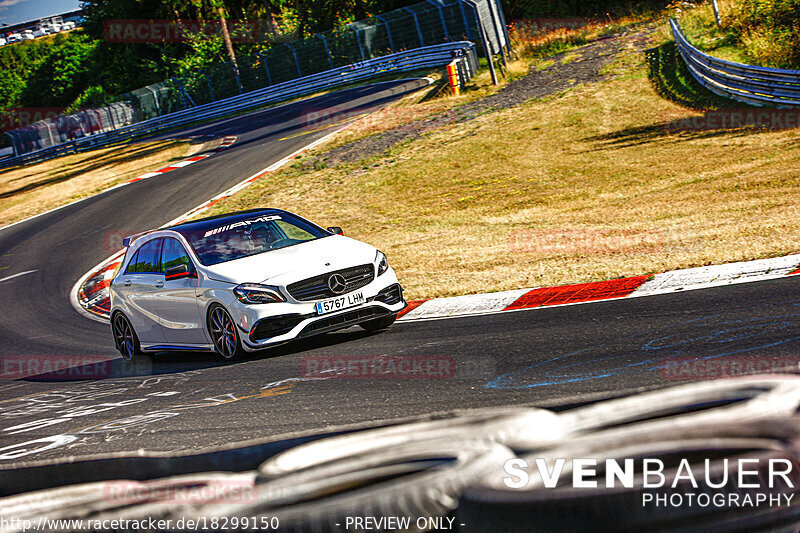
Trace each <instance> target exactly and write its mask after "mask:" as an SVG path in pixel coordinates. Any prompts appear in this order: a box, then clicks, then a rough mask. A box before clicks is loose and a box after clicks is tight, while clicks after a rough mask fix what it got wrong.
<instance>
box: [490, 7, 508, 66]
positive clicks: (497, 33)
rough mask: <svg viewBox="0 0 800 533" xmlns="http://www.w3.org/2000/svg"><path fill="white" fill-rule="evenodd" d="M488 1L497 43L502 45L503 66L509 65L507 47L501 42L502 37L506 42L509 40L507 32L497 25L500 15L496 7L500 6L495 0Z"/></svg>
mask: <svg viewBox="0 0 800 533" xmlns="http://www.w3.org/2000/svg"><path fill="white" fill-rule="evenodd" d="M488 3H489V12H490V13H491V15H492V26H493V27H494V34H495V36H496V37H497V43H498V44H499V45H500V58H501V59H502V60H503V66H504V67H507V66H508V61H507V60H506V49H505V46H504V45H503V44H502V43H501V42H500V39H501V38H502V40H503V41H506V42H508V41H507V40H506V37H505V32H501V31H500V28H498V27H497V25H498V23H497V19H498V18H499V17H498V16H496V15H495V9H497V10H499V8H498V7H497V5H495V3H494V0H488Z"/></svg>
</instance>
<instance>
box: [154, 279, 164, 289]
mask: <svg viewBox="0 0 800 533" xmlns="http://www.w3.org/2000/svg"><path fill="white" fill-rule="evenodd" d="M163 286H164V282H163V281H156V288H157V289H160V288H161V287H163Z"/></svg>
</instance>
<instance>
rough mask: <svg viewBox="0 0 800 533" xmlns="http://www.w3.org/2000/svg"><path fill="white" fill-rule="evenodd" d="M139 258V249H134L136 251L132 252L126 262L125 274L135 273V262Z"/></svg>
mask: <svg viewBox="0 0 800 533" xmlns="http://www.w3.org/2000/svg"><path fill="white" fill-rule="evenodd" d="M138 260H139V250H136V253H134V254H133V257H132V258H131V260H130V261H129V262H128V268H126V269H125V273H126V274H135V273H136V262H137V261H138Z"/></svg>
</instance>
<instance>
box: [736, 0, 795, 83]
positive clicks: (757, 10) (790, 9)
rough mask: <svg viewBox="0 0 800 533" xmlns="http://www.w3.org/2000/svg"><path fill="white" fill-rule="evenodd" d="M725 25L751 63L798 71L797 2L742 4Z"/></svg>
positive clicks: (764, 0)
mask: <svg viewBox="0 0 800 533" xmlns="http://www.w3.org/2000/svg"><path fill="white" fill-rule="evenodd" d="M724 25H725V28H726V29H727V30H728V31H729V32H730V35H732V37H733V38H734V40H735V41H737V43H738V44H740V45H742V48H743V50H744V53H745V55H746V57H747V58H748V60H749V61H750V62H752V63H755V64H757V65H763V66H769V67H778V68H795V69H796V68H800V0H742V1H741V2H738V3H737V4H736V9H734V10H733V11H732V12H731V13H730V14H729V16H726V17H725V20H724Z"/></svg>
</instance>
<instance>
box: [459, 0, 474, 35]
mask: <svg viewBox="0 0 800 533" xmlns="http://www.w3.org/2000/svg"><path fill="white" fill-rule="evenodd" d="M456 2H457V3H458V7H460V8H461V18H462V19H463V20H464V31H466V32H467V39H469V40H470V41H471V40H472V35H471V33H472V32H471V31H470V30H469V22H467V12H466V11H465V10H464V1H463V0H456Z"/></svg>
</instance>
